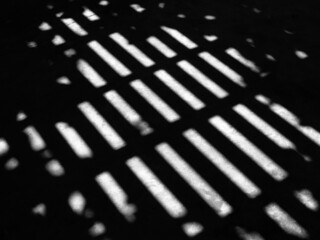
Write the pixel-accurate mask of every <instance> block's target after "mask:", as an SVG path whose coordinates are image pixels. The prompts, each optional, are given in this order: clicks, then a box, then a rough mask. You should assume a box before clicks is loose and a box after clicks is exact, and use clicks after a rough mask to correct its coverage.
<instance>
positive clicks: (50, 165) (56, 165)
mask: <svg viewBox="0 0 320 240" xmlns="http://www.w3.org/2000/svg"><path fill="white" fill-rule="evenodd" d="M46 169H47V171H48V172H49V173H50V174H51V175H52V176H53V177H61V176H63V175H64V174H65V171H64V168H63V167H62V165H61V163H60V162H59V161H57V160H50V161H49V162H47V164H46Z"/></svg>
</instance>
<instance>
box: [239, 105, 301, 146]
mask: <svg viewBox="0 0 320 240" xmlns="http://www.w3.org/2000/svg"><path fill="white" fill-rule="evenodd" d="M233 110H234V111H235V112H237V113H238V114H239V115H240V116H241V117H243V118H244V119H245V120H247V122H249V123H250V124H251V125H253V126H254V127H255V128H257V129H258V130H260V132H261V133H263V134H264V135H265V136H266V137H268V138H269V139H270V140H272V141H273V142H274V143H275V144H277V145H278V146H279V147H281V148H284V149H294V150H295V149H296V146H295V145H294V144H293V143H292V142H291V141H290V140H289V139H287V138H286V137H285V136H283V135H282V134H281V133H280V132H278V131H277V130H276V129H274V128H273V127H272V126H270V125H269V124H268V123H267V122H265V121H264V120H263V119H262V118H260V117H259V116H258V115H256V114H255V113H254V112H252V111H251V110H250V109H249V108H247V107H246V106H245V105H242V104H238V105H236V106H235V107H233Z"/></svg>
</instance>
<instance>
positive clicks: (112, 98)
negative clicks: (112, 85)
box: [104, 90, 153, 135]
mask: <svg viewBox="0 0 320 240" xmlns="http://www.w3.org/2000/svg"><path fill="white" fill-rule="evenodd" d="M104 97H105V98H106V99H107V100H108V101H109V102H110V103H111V104H112V105H113V106H114V107H115V108H116V109H117V110H118V111H119V113H120V114H121V115H122V116H123V117H124V118H125V119H126V120H127V121H128V122H129V123H130V124H131V125H132V126H134V127H136V128H137V129H138V130H139V131H140V134H141V135H148V134H150V133H151V132H153V129H152V128H151V127H150V126H149V124H148V123H147V122H145V121H144V120H143V119H142V118H141V116H140V115H139V114H138V113H137V112H136V111H135V110H134V109H133V108H132V107H131V106H130V105H129V104H128V103H127V102H126V101H125V100H124V99H123V98H122V97H121V96H120V95H119V94H118V93H117V92H116V91H114V90H111V91H109V92H107V93H105V94H104Z"/></svg>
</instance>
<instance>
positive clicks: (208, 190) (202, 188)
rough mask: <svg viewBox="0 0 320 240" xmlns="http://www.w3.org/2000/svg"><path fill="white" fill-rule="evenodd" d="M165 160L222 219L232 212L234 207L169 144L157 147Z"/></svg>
mask: <svg viewBox="0 0 320 240" xmlns="http://www.w3.org/2000/svg"><path fill="white" fill-rule="evenodd" d="M156 150H157V151H158V152H159V154H160V155H161V156H162V157H163V159H164V160H166V162H167V163H168V164H170V165H171V167H172V168H173V169H174V170H175V171H176V172H177V173H178V174H179V175H180V176H181V177H182V178H183V179H184V180H185V181H186V182H187V183H188V184H189V185H190V186H191V187H192V188H193V189H194V190H195V191H196V192H197V193H198V194H199V196H200V197H201V198H202V199H203V200H204V201H205V202H206V203H207V204H208V205H209V206H210V207H211V208H212V209H213V210H214V211H215V212H216V213H217V214H218V215H219V216H221V217H224V216H226V215H228V214H230V213H231V212H232V207H231V206H230V205H229V204H228V203H227V202H226V201H225V200H224V199H223V198H222V197H221V196H220V195H219V193H217V192H216V191H215V190H214V189H213V188H212V187H211V186H210V185H209V184H208V183H207V182H206V181H205V180H204V179H203V178H202V177H201V176H200V175H199V174H198V173H197V172H196V171H195V170H194V169H193V168H192V167H191V166H190V165H189V164H188V163H187V162H186V161H185V160H184V159H183V158H182V157H181V156H180V155H179V154H178V153H177V152H176V151H175V150H173V149H172V148H171V147H170V146H169V145H168V144H167V143H161V144H159V145H157V146H156Z"/></svg>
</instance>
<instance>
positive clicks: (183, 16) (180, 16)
mask: <svg viewBox="0 0 320 240" xmlns="http://www.w3.org/2000/svg"><path fill="white" fill-rule="evenodd" d="M177 17H178V18H186V15H184V14H181V13H180V14H178V15H177Z"/></svg>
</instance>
